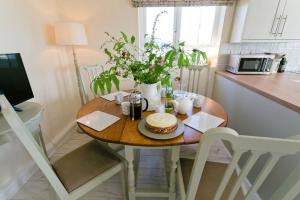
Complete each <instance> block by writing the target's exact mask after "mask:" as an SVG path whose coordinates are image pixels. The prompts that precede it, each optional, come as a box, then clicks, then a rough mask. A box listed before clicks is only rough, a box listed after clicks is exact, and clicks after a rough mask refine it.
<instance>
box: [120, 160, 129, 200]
mask: <svg viewBox="0 0 300 200" xmlns="http://www.w3.org/2000/svg"><path fill="white" fill-rule="evenodd" d="M125 170H126V168H125V165H124V166H123V168H122V170H121V171H120V176H121V186H122V193H123V197H124V200H128V190H127V179H126V173H125Z"/></svg>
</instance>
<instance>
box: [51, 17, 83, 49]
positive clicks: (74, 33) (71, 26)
mask: <svg viewBox="0 0 300 200" xmlns="http://www.w3.org/2000/svg"><path fill="white" fill-rule="evenodd" d="M54 32H55V40H56V44H58V45H87V44H88V41H87V37H86V32H85V29H84V25H83V24H80V23H75V22H60V23H57V24H55V27H54Z"/></svg>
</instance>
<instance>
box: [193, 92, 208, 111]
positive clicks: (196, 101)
mask: <svg viewBox="0 0 300 200" xmlns="http://www.w3.org/2000/svg"><path fill="white" fill-rule="evenodd" d="M204 99H205V98H204V96H200V95H198V96H196V97H194V98H193V104H194V107H196V108H201V106H202V105H203V102H204Z"/></svg>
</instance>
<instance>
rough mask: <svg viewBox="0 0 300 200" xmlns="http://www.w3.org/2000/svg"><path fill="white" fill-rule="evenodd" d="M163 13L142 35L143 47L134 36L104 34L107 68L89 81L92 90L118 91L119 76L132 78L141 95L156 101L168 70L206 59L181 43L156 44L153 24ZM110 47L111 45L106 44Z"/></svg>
mask: <svg viewBox="0 0 300 200" xmlns="http://www.w3.org/2000/svg"><path fill="white" fill-rule="evenodd" d="M164 13H166V12H165V11H164V12H161V13H159V14H158V15H157V16H156V19H155V22H154V24H153V31H152V34H151V36H148V35H145V40H146V42H145V44H144V46H143V49H140V48H139V47H138V46H137V45H136V43H135V42H136V38H135V36H134V35H132V36H128V35H127V34H125V33H124V32H121V35H120V36H119V37H114V36H112V35H110V34H109V33H106V35H107V37H108V40H107V41H106V42H105V43H104V44H103V45H102V46H101V48H102V49H103V50H104V53H105V54H106V55H107V57H108V61H107V62H106V64H105V65H106V66H108V67H109V69H107V70H104V67H103V72H102V73H100V74H99V75H98V76H97V77H96V78H95V79H94V80H93V82H92V84H91V85H92V87H93V91H94V93H96V94H97V93H98V91H100V92H101V94H104V93H105V91H107V92H109V93H110V92H111V89H112V85H115V87H116V89H117V90H119V85H120V81H119V78H120V77H123V78H132V79H133V80H134V82H135V86H138V85H140V88H141V91H142V93H143V94H144V96H145V97H146V98H147V99H148V100H149V102H151V103H152V104H155V103H156V101H160V85H161V84H164V83H165V82H166V81H167V79H168V78H169V77H170V70H174V69H180V68H183V67H189V66H190V65H192V64H199V63H200V62H201V61H202V62H207V56H206V53H205V52H203V51H200V50H198V49H194V50H192V51H186V50H185V48H184V47H185V44H184V42H181V43H179V45H178V46H173V45H170V44H159V42H158V41H157V40H156V38H155V30H156V24H157V22H158V19H159V17H160V16H161V15H162V14H164ZM108 46H110V48H109V47H108Z"/></svg>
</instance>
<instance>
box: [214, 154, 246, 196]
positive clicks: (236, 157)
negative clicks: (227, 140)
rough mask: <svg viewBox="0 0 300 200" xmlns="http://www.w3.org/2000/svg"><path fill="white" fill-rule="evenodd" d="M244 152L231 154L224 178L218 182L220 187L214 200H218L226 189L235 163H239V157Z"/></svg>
mask: <svg viewBox="0 0 300 200" xmlns="http://www.w3.org/2000/svg"><path fill="white" fill-rule="evenodd" d="M243 153H244V152H243V151H235V152H234V153H233V156H232V160H231V162H230V163H229V165H228V167H227V168H226V171H225V173H224V176H223V178H222V180H221V182H220V186H219V188H218V190H217V192H216V194H215V197H214V199H215V200H216V199H220V198H221V196H222V194H223V192H224V190H225V188H226V185H227V183H228V182H229V180H230V178H231V176H232V174H233V172H234V170H235V167H236V165H237V162H238V161H239V159H240V157H241V155H242V154H243Z"/></svg>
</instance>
